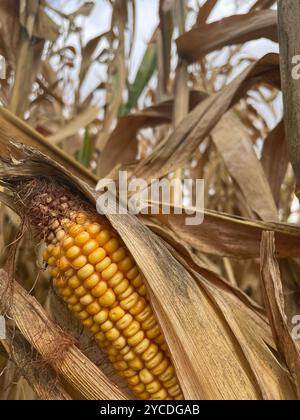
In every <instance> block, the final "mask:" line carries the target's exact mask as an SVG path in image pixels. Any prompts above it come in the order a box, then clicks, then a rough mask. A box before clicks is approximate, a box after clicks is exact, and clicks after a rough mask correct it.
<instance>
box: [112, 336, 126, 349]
mask: <svg viewBox="0 0 300 420" xmlns="http://www.w3.org/2000/svg"><path fill="white" fill-rule="evenodd" d="M113 345H114V347H115V348H116V349H118V350H121V349H123V348H124V347H125V346H126V340H125V338H124V337H122V336H120V337H119V338H117V339H116V340H115V341H114V342H113Z"/></svg>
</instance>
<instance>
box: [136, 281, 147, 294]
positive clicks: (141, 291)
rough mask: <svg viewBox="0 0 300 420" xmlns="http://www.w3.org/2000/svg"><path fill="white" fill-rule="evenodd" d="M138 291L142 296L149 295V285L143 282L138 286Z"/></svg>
mask: <svg viewBox="0 0 300 420" xmlns="http://www.w3.org/2000/svg"><path fill="white" fill-rule="evenodd" d="M138 292H139V294H140V295H141V296H147V287H146V286H145V285H144V284H142V286H140V287H139V288H138Z"/></svg>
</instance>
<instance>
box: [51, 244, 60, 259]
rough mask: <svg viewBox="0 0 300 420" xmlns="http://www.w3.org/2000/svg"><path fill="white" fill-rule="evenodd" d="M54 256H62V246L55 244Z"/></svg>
mask: <svg viewBox="0 0 300 420" xmlns="http://www.w3.org/2000/svg"><path fill="white" fill-rule="evenodd" d="M52 255H53V257H55V258H57V257H60V256H61V248H60V246H55V247H54V248H53V251H52Z"/></svg>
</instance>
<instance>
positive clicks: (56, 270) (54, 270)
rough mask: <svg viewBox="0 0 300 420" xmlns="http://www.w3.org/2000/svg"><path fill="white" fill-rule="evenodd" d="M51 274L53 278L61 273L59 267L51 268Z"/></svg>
mask: <svg viewBox="0 0 300 420" xmlns="http://www.w3.org/2000/svg"><path fill="white" fill-rule="evenodd" d="M49 274H50V276H51V277H52V278H55V277H57V276H58V275H59V274H60V271H59V269H58V268H57V267H53V268H51V269H50V270H49Z"/></svg>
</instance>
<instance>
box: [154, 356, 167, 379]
mask: <svg viewBox="0 0 300 420" xmlns="http://www.w3.org/2000/svg"><path fill="white" fill-rule="evenodd" d="M169 363H170V362H169V360H168V359H163V361H162V362H160V364H159V365H158V366H156V367H155V368H154V369H152V373H153V375H156V376H159V375H161V374H162V373H164V371H165V370H166V369H167V367H168V366H169Z"/></svg>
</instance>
